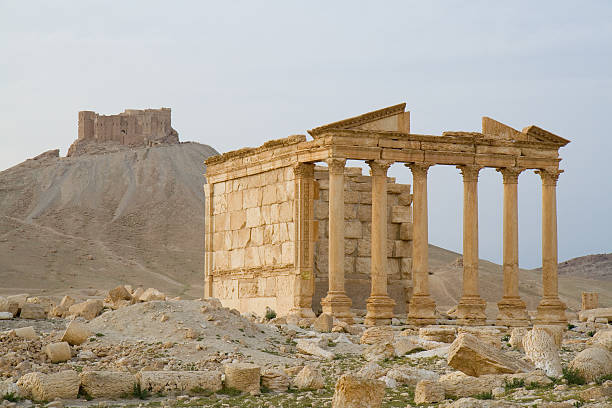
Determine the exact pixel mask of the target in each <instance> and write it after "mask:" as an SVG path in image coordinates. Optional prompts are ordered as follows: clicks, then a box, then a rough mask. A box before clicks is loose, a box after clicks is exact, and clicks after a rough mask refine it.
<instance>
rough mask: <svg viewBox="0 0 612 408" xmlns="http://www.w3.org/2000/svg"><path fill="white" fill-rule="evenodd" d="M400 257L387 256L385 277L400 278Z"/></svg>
mask: <svg viewBox="0 0 612 408" xmlns="http://www.w3.org/2000/svg"><path fill="white" fill-rule="evenodd" d="M400 262H401V259H396V258H387V277H388V278H393V279H399V278H400Z"/></svg>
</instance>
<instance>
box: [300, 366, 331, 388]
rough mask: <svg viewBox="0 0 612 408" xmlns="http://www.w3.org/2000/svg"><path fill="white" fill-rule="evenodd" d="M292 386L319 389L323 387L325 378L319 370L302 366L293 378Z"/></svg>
mask: <svg viewBox="0 0 612 408" xmlns="http://www.w3.org/2000/svg"><path fill="white" fill-rule="evenodd" d="M292 384H293V386H294V387H296V388H298V389H300V390H303V389H312V390H319V389H321V388H323V387H325V379H324V378H323V375H322V374H321V372H320V371H319V370H317V369H316V368H314V367H311V366H304V368H302V369H301V370H300V372H299V373H298V374H297V376H296V377H295V378H294V379H293V381H292Z"/></svg>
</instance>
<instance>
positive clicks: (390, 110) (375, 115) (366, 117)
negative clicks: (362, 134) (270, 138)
mask: <svg viewBox="0 0 612 408" xmlns="http://www.w3.org/2000/svg"><path fill="white" fill-rule="evenodd" d="M405 108H406V104H405V103H400V104H397V105H393V106H389V107H387V108H383V109H379V110H375V111H372V112H368V113H364V114H363V115H359V116H355V117H352V118H348V119H344V120H340V121H338V122H333V123H330V124H327V125H323V126H319V127H316V128H314V129H311V130H309V131H308V133H309V134H310V135H311V136H313V137H314V136H317V135H320V134H321V133H324V132H326V131H328V130H330V129H347V128H351V127H355V126H359V125H362V124H364V123H368V122H374V121H375V120H379V119H384V118H387V117H389V116H393V115H397V114H400V113H403V112H404V109H405Z"/></svg>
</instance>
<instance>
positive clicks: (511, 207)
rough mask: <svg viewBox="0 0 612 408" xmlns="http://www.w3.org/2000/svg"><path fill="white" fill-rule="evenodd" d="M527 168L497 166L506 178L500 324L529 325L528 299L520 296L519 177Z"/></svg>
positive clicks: (498, 316) (499, 306) (498, 315)
mask: <svg viewBox="0 0 612 408" xmlns="http://www.w3.org/2000/svg"><path fill="white" fill-rule="evenodd" d="M523 170H524V169H522V168H519V167H507V168H501V169H497V171H499V172H500V173H501V174H502V176H503V179H504V232H503V234H504V243H503V245H504V250H503V253H504V265H503V273H504V295H503V297H502V299H501V300H500V301H499V302H498V303H497V309H498V311H499V313H498V314H497V324H498V325H500V326H528V325H529V316H528V315H527V309H526V307H525V302H523V301H522V300H521V297H520V295H519V268H518V191H517V190H518V177H519V175H520V174H521V172H522V171H523Z"/></svg>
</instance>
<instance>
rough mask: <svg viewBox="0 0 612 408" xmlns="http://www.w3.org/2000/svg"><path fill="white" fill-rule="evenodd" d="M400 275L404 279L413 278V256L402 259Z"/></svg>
mask: <svg viewBox="0 0 612 408" xmlns="http://www.w3.org/2000/svg"><path fill="white" fill-rule="evenodd" d="M400 276H401V278H402V279H412V258H402V259H400Z"/></svg>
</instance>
